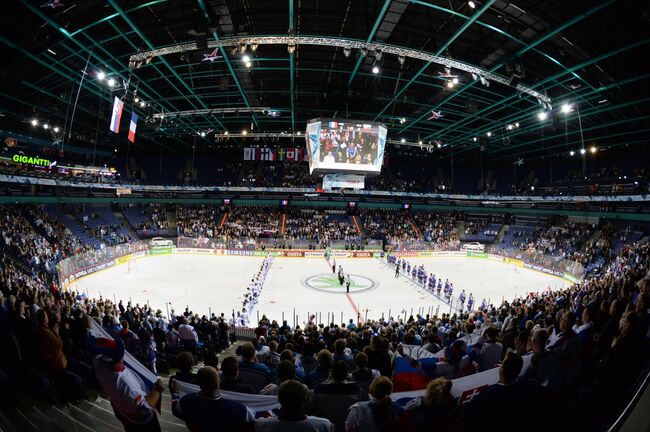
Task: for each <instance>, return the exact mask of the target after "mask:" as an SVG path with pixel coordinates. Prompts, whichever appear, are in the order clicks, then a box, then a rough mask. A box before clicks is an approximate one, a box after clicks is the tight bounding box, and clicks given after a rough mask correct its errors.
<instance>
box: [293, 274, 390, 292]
mask: <svg viewBox="0 0 650 432" xmlns="http://www.w3.org/2000/svg"><path fill="white" fill-rule="evenodd" d="M301 283H302V285H303V286H305V287H307V288H311V289H314V290H318V291H325V292H331V293H341V292H343V293H345V292H346V288H345V286H346V283H347V275H346V280H345V281H343V285H341V283H340V282H339V278H338V275H335V274H331V273H329V274H328V273H323V274H318V275H313V276H309V277H307V278H305V279H303V280H302V281H301ZM378 286H379V282H377V281H375V280H373V279H370V278H368V277H365V276H360V275H354V274H351V275H350V292H351V293H356V292H362V291H369V290H371V289H375V288H377V287H378Z"/></svg>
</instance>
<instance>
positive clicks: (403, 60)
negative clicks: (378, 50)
mask: <svg viewBox="0 0 650 432" xmlns="http://www.w3.org/2000/svg"><path fill="white" fill-rule="evenodd" d="M405 61H406V57H404V56H397V62H398V63H399V64H400V65H403V64H404V62H405Z"/></svg>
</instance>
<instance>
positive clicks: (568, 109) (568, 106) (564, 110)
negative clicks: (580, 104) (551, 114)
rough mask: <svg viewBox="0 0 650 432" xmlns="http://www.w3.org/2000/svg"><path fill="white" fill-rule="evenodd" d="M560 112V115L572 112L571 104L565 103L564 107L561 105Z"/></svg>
mask: <svg viewBox="0 0 650 432" xmlns="http://www.w3.org/2000/svg"><path fill="white" fill-rule="evenodd" d="M560 110H561V111H562V113H564V114H568V113H570V112H571V111H573V107H572V106H571V104H568V103H565V104H564V105H562V108H561V109H560Z"/></svg>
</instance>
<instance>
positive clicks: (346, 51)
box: [343, 47, 352, 57]
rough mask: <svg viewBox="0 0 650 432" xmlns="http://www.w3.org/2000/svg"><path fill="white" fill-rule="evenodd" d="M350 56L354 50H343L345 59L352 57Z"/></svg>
mask: <svg viewBox="0 0 650 432" xmlns="http://www.w3.org/2000/svg"><path fill="white" fill-rule="evenodd" d="M350 54H352V50H351V49H350V48H348V47H345V48H343V56H344V57H350Z"/></svg>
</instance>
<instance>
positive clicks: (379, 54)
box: [375, 50, 383, 61]
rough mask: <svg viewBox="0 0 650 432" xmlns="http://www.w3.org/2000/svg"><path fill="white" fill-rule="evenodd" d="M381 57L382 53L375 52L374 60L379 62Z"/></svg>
mask: <svg viewBox="0 0 650 432" xmlns="http://www.w3.org/2000/svg"><path fill="white" fill-rule="evenodd" d="M382 57H383V53H382V52H381V51H379V50H377V51H375V60H377V61H381V58H382Z"/></svg>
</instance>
